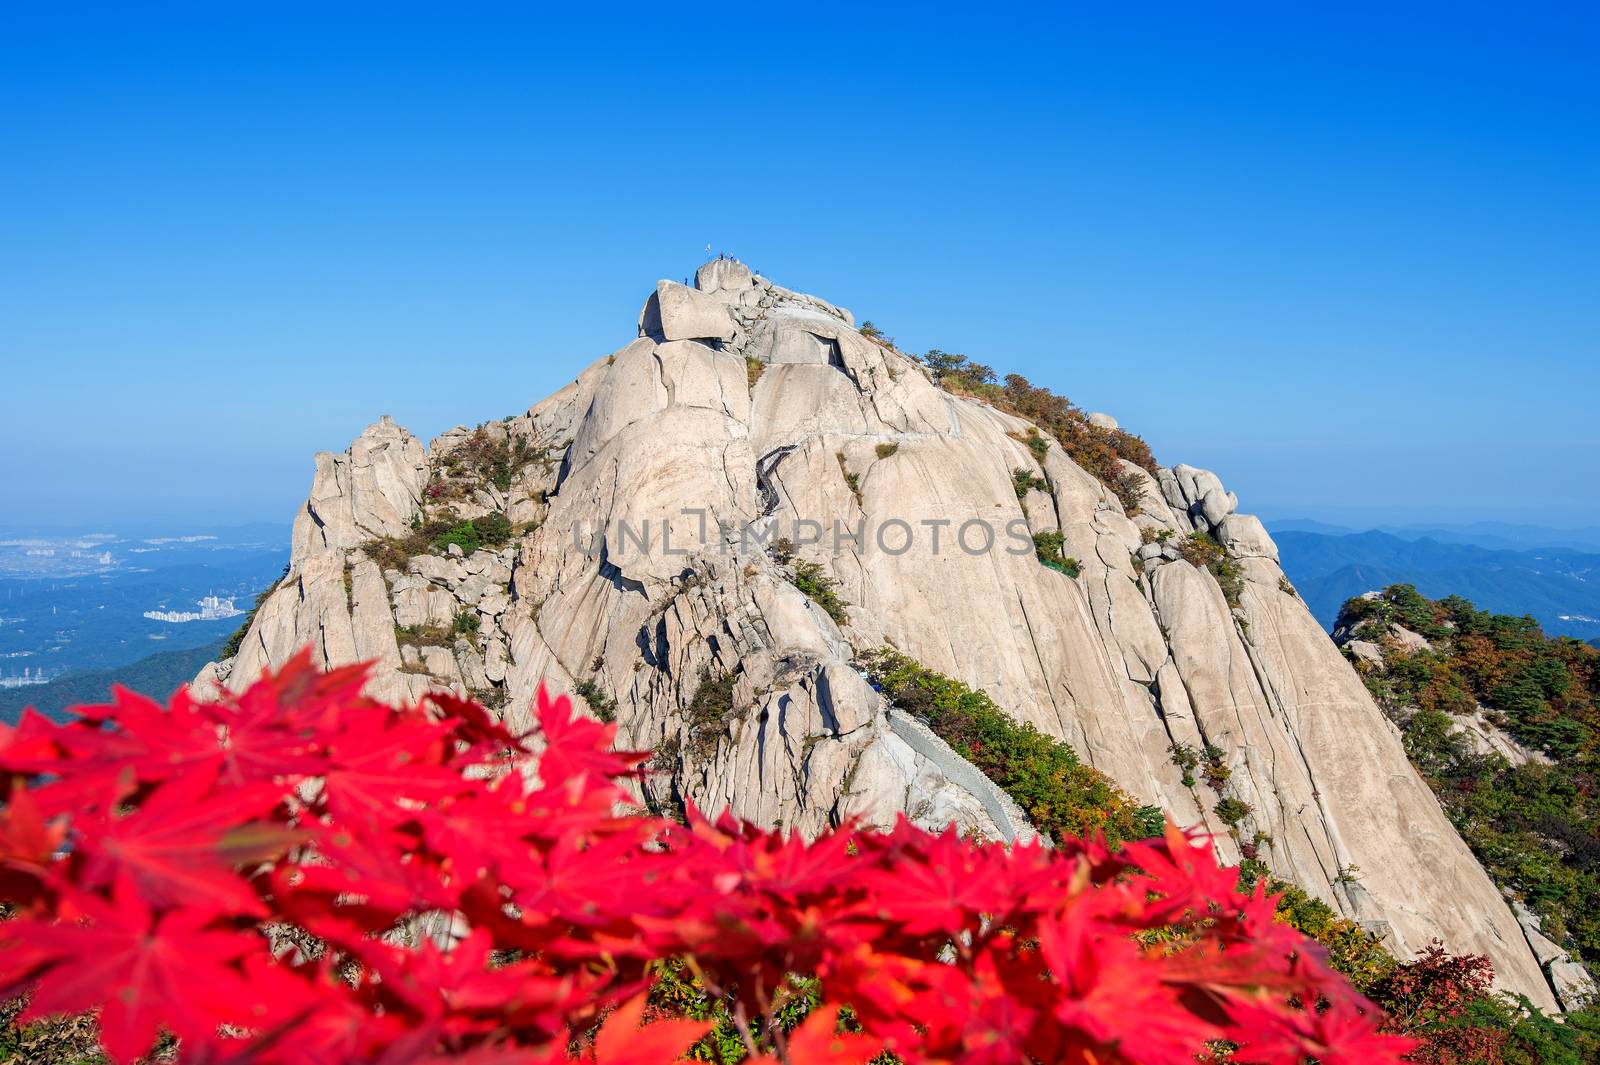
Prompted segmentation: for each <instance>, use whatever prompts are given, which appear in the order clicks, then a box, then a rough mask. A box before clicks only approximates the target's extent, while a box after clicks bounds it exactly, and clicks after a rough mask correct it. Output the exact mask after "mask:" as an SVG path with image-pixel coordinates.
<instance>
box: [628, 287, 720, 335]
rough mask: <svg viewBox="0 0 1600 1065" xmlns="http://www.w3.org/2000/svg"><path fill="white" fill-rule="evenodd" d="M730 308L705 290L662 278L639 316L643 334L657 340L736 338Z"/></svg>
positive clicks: (640, 331) (641, 333)
mask: <svg viewBox="0 0 1600 1065" xmlns="http://www.w3.org/2000/svg"><path fill="white" fill-rule="evenodd" d="M737 328H738V327H737V326H736V325H735V324H734V321H733V319H732V318H731V317H729V315H728V311H727V308H726V307H724V306H723V305H722V303H721V302H720V301H718V300H715V299H712V298H711V297H710V296H708V295H706V294H705V293H704V292H698V291H696V290H695V289H692V288H686V287H685V286H683V285H680V284H678V283H677V282H676V281H660V282H657V284H656V290H655V293H654V294H653V295H651V297H650V298H649V299H648V300H646V301H645V305H644V310H643V312H641V313H640V315H639V335H640V336H647V337H653V338H655V339H657V340H732V339H733V336H734V333H735V332H736V331H737Z"/></svg>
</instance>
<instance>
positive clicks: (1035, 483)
mask: <svg viewBox="0 0 1600 1065" xmlns="http://www.w3.org/2000/svg"><path fill="white" fill-rule="evenodd" d="M1011 487H1012V488H1013V489H1015V490H1016V493H1017V499H1018V501H1019V502H1020V501H1021V500H1023V499H1026V498H1027V497H1028V492H1029V491H1030V490H1037V491H1040V492H1048V491H1050V482H1049V481H1047V480H1045V479H1044V478H1043V477H1038V476H1035V475H1034V472H1033V471H1032V470H1030V469H1028V468H1027V467H1025V466H1018V467H1017V468H1016V469H1014V470H1012V471H1011Z"/></svg>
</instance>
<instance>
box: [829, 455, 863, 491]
mask: <svg viewBox="0 0 1600 1065" xmlns="http://www.w3.org/2000/svg"><path fill="white" fill-rule="evenodd" d="M833 457H834V458H835V459H838V460H839V472H840V473H841V474H843V475H844V483H845V484H846V485H847V486H848V487H849V489H850V494H851V495H853V496H855V497H856V502H857V503H860V502H861V477H860V475H858V474H854V473H851V472H850V467H849V466H847V465H846V464H845V460H844V452H843V451H835V452H834V453H833Z"/></svg>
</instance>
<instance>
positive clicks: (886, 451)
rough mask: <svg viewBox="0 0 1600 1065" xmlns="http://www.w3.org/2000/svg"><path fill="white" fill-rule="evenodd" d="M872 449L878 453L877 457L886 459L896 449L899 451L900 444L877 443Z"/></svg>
mask: <svg viewBox="0 0 1600 1065" xmlns="http://www.w3.org/2000/svg"><path fill="white" fill-rule="evenodd" d="M873 450H874V451H876V452H877V453H878V457H879V458H880V459H886V458H888V457H889V456H890V455H893V454H894V453H895V452H896V451H899V450H900V445H899V444H879V445H878V446H877V447H875V448H873Z"/></svg>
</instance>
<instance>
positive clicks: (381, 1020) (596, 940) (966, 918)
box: [0, 654, 1413, 1065]
mask: <svg viewBox="0 0 1600 1065" xmlns="http://www.w3.org/2000/svg"><path fill="white" fill-rule="evenodd" d="M364 676H365V673H364V669H363V668H361V667H352V668H346V669H339V670H335V671H333V672H330V673H327V674H322V673H319V672H318V671H317V670H316V669H314V668H313V667H312V666H311V665H310V664H309V659H308V657H307V656H306V655H304V654H302V655H301V656H299V657H297V658H296V659H295V660H294V661H292V662H291V663H289V664H288V665H286V666H285V667H284V668H283V669H282V670H280V671H278V672H277V673H276V674H273V675H269V676H267V677H265V678H264V679H262V680H261V681H260V682H259V683H257V684H255V685H254V686H253V687H251V688H250V689H249V690H248V691H246V692H245V693H243V694H242V695H239V696H237V697H229V698H227V699H226V700H225V701H223V702H219V703H199V702H195V701H193V700H191V699H190V698H188V696H187V695H185V694H182V693H180V694H179V695H177V696H176V697H174V698H173V700H172V701H171V703H170V705H168V706H165V707H163V706H161V705H160V704H157V703H155V702H152V701H150V700H148V699H145V698H143V697H141V696H138V695H134V694H132V693H129V692H126V691H120V690H119V691H118V692H117V694H116V697H115V702H114V703H113V704H112V705H109V706H96V707H85V708H81V709H80V710H79V711H78V713H79V715H80V717H79V719H78V720H76V721H74V722H72V723H70V724H67V725H64V726H57V725H55V724H53V723H51V722H49V721H47V720H45V719H43V718H41V717H38V716H36V715H30V716H28V717H26V718H25V719H24V720H23V721H22V723H21V724H20V725H19V726H18V727H17V728H15V729H9V728H8V729H4V730H3V731H0V769H3V770H4V772H5V774H6V775H7V776H8V777H9V778H10V781H11V784H10V787H9V792H8V800H7V802H6V804H5V807H4V809H3V811H0V898H3V899H4V900H5V901H6V902H7V903H8V904H9V905H10V907H12V909H13V914H14V915H13V916H12V917H11V919H9V920H7V921H5V922H4V923H3V924H0V999H10V998H13V997H15V996H17V995H26V996H28V998H29V1005H28V1007H27V1016H33V1017H42V1016H47V1015H50V1014H56V1013H69V1014H70V1013H81V1012H84V1011H91V1010H97V1011H98V1023H99V1030H100V1033H101V1040H102V1043H103V1045H104V1048H105V1050H106V1051H107V1053H108V1054H109V1056H110V1057H111V1058H112V1059H113V1060H114V1061H116V1062H129V1061H133V1060H135V1059H137V1058H139V1057H140V1056H142V1055H145V1054H147V1053H148V1052H150V1051H151V1049H152V1047H153V1046H155V1045H156V1043H157V1040H158V1038H160V1037H163V1033H166V1036H165V1037H166V1038H167V1039H169V1044H168V1045H169V1046H170V1045H171V1044H170V1039H171V1038H172V1037H175V1038H176V1048H175V1051H174V1053H175V1054H176V1058H177V1060H180V1061H184V1062H203V1063H221V1062H239V1063H243V1062H251V1063H260V1065H273V1063H289V1062H293V1063H297V1065H298V1063H306V1065H348V1063H353V1062H382V1063H384V1065H409V1063H421V1062H441V1063H442V1062H447V1061H448V1062H453V1063H467V1065H490V1063H495V1065H510V1063H535V1062H560V1061H580V1060H581V1061H594V1062H601V1063H612V1065H619V1063H640V1065H643V1063H647V1062H666V1061H672V1060H676V1059H677V1058H678V1057H679V1056H680V1055H682V1054H684V1053H685V1052H687V1051H689V1050H690V1048H691V1046H692V1045H693V1044H695V1043H696V1041H697V1040H700V1039H701V1038H702V1037H704V1036H705V1035H706V1033H707V1031H708V1029H709V1028H710V1026H711V1022H710V1021H708V1020H704V1019H702V1020H691V1019H687V1018H685V1017H683V1016H677V1015H673V1013H672V1011H671V1009H670V1008H668V1006H666V1005H663V1000H662V998H661V997H660V996H656V997H651V996H650V991H651V988H652V985H657V986H658V987H659V984H660V981H662V980H663V979H665V978H666V976H667V974H669V973H670V974H672V978H673V979H675V980H679V981H682V980H689V981H691V982H692V985H693V986H694V987H695V988H696V989H698V992H699V993H702V994H703V995H705V996H707V997H709V998H710V999H713V1000H719V1001H721V1002H722V1003H724V1004H726V1006H727V1009H728V1016H730V1017H731V1018H732V1020H733V1023H734V1024H735V1026H736V1027H737V1029H738V1032H739V1035H740V1037H741V1039H742V1040H743V1042H744V1044H745V1049H746V1051H747V1052H748V1055H749V1056H748V1058H747V1060H750V1061H788V1062H797V1063H798V1062H865V1061H868V1060H869V1059H873V1058H875V1057H879V1056H882V1055H892V1056H893V1057H888V1056H883V1057H881V1058H880V1060H885V1061H887V1060H895V1059H899V1060H902V1061H905V1062H962V1063H970V1065H982V1063H1000V1062H1013V1061H1027V1060H1034V1061H1040V1062H1058V1061H1059V1062H1082V1063H1090V1062H1093V1063H1103V1065H1109V1063H1118V1062H1143V1063H1153V1065H1166V1063H1171V1065H1192V1063H1193V1062H1195V1061H1196V1060H1197V1057H1199V1056H1203V1055H1206V1054H1209V1053H1214V1052H1218V1048H1219V1047H1224V1046H1225V1045H1226V1044H1228V1043H1231V1044H1235V1045H1237V1048H1238V1049H1237V1050H1236V1051H1235V1052H1234V1054H1233V1057H1232V1058H1231V1059H1230V1060H1234V1061H1239V1062H1261V1063H1290V1062H1296V1063H1298V1062H1303V1061H1305V1060H1306V1059H1307V1058H1313V1059H1315V1060H1316V1061H1318V1062H1321V1063H1322V1065H1337V1063H1341V1062H1342V1063H1355V1062H1360V1063H1363V1065H1371V1063H1377V1062H1392V1061H1398V1060H1399V1054H1401V1053H1403V1052H1405V1051H1406V1050H1407V1049H1408V1048H1410V1047H1411V1046H1412V1045H1413V1044H1412V1043H1411V1041H1410V1040H1406V1039H1401V1038H1397V1037H1394V1036H1390V1035H1384V1034H1380V1033H1379V1031H1378V1021H1379V1019H1380V1017H1379V1014H1378V1011H1377V1010H1376V1008H1374V1007H1373V1006H1372V1005H1371V1004H1370V1003H1369V1002H1367V1001H1366V1000H1365V999H1363V998H1362V997H1361V996H1359V995H1358V994H1357V993H1356V992H1355V991H1354V990H1352V989H1351V988H1350V986H1349V984H1348V983H1347V982H1346V981H1345V980H1344V978H1343V977H1341V976H1339V975H1338V974H1337V973H1335V972H1333V971H1332V970H1331V969H1330V968H1328V966H1327V964H1326V959H1325V956H1324V954H1323V952H1322V950H1321V948H1320V947H1318V946H1317V945H1315V944H1314V943H1311V942H1310V941H1308V940H1306V939H1305V938H1303V937H1302V936H1301V935H1300V934H1299V933H1297V932H1295V931H1294V930H1293V929H1291V928H1290V927H1288V926H1287V925H1285V924H1282V923H1278V922H1275V921H1274V920H1273V902H1272V899H1271V898H1270V897H1268V896H1267V895H1266V894H1265V892H1264V890H1263V889H1261V888H1258V889H1257V890H1256V891H1255V893H1254V894H1251V895H1245V894H1241V893H1239V892H1238V891H1237V890H1236V884H1237V876H1238V873H1237V870H1234V869H1222V868H1219V867H1218V866H1217V865H1216V864H1215V861H1214V859H1213V858H1212V856H1211V853H1210V850H1209V848H1206V847H1203V846H1197V845H1196V844H1197V843H1198V842H1199V841H1197V840H1192V839H1190V838H1187V837H1186V836H1184V835H1183V834H1181V833H1179V832H1178V831H1177V830H1175V829H1169V830H1168V832H1167V834H1166V837H1165V838H1164V839H1161V840H1153V841H1146V842H1141V843H1130V844H1127V845H1126V846H1124V847H1123V848H1122V849H1120V850H1117V851H1113V850H1111V849H1110V848H1108V847H1107V846H1105V845H1104V844H1103V843H1101V842H1098V841H1076V840H1069V841H1067V842H1066V843H1065V845H1063V846H1061V847H1059V848H1057V849H1054V850H1048V849H1044V848H1042V847H1040V846H1037V845H1031V846H1016V847H1013V848H1011V849H1006V848H1004V847H1001V846H998V845H986V844H980V843H975V842H972V841H968V840H963V839H961V838H958V836H957V835H956V834H955V832H954V831H950V832H946V833H944V834H942V835H932V834H929V833H927V832H924V831H922V830H920V829H918V828H915V827H914V826H912V825H910V824H907V823H904V822H902V823H901V824H900V825H899V826H898V827H897V828H896V830H895V831H894V832H892V833H880V832H875V831H870V830H864V829H859V828H857V827H855V826H851V825H846V826H843V827H841V828H840V829H838V830H837V831H833V832H830V833H827V834H825V835H824V836H822V837H821V838H819V839H816V840H813V841H811V842H805V841H802V840H800V839H798V838H795V837H793V836H784V835H782V834H781V833H776V832H767V831H762V830H760V829H757V828H754V827H751V826H749V825H742V824H738V823H735V822H733V821H732V820H731V819H727V818H724V819H722V820H720V821H717V822H710V821H707V820H706V819H704V818H702V817H700V816H699V815H698V814H695V813H694V812H693V811H691V812H690V816H689V823H688V824H687V825H680V824H677V823H674V822H670V821H665V820H661V819H657V818H653V817H649V816H645V815H644V814H642V813H639V812H631V811H633V807H632V806H631V805H630V804H629V797H628V795H629V793H628V792H627V791H626V789H625V787H624V784H625V783H626V779H627V777H628V776H629V775H630V774H633V773H636V772H638V771H639V770H638V768H637V767H638V766H639V765H640V764H641V762H642V759H643V756H642V755H636V754H628V753H620V752H615V751H612V750H611V744H612V741H613V737H614V735H615V727H614V726H610V725H603V724H600V723H598V722H596V721H593V720H591V719H589V718H586V717H583V716H579V715H576V714H574V712H573V711H572V708H571V706H570V705H569V703H568V701H567V700H566V699H565V698H560V699H555V700H551V699H549V698H547V697H546V696H545V694H544V693H543V692H542V691H541V693H540V697H539V706H538V721H539V725H538V727H537V728H536V730H535V731H534V732H533V733H531V734H530V735H529V736H526V737H517V736H512V735H510V734H509V733H508V732H506V731H505V730H504V728H503V727H502V726H501V725H500V724H499V723H497V722H496V721H495V720H493V719H492V718H491V716H490V715H489V714H487V713H486V712H485V711H484V710H483V709H482V708H481V707H479V706H477V705H475V704H473V703H469V702H465V701H462V700H458V699H455V698H452V697H450V696H447V695H437V696H432V697H430V698H429V699H428V700H427V701H426V702H425V703H423V704H421V705H418V706H409V707H390V706H386V705H383V704H380V703H376V702H373V701H371V700H369V699H366V698H364V697H363V696H362V695H361V694H360V691H361V687H362V683H363V680H364ZM802 977H803V978H804V979H802ZM802 984H805V985H807V986H809V987H811V988H813V989H814V997H813V999H812V1000H809V1001H815V1002H816V1005H815V1007H814V1008H809V1016H805V1017H802V1015H803V1014H804V1013H805V1012H806V1010H804V1009H796V1008H795V1005H796V1003H797V1002H800V1001H801V999H800V998H799V997H798V994H797V990H796V989H797V988H798V987H799V986H801V985H802ZM1222 1052H1224V1053H1225V1051H1222Z"/></svg>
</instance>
